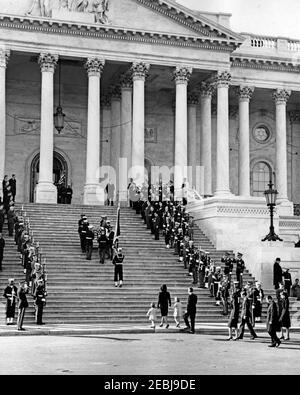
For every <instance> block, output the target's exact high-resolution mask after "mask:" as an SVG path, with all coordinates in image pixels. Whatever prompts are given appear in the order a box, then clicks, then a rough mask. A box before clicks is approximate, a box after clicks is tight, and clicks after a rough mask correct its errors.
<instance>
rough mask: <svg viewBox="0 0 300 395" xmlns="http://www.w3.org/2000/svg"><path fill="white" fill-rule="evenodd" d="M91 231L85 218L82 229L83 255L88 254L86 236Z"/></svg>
mask: <svg viewBox="0 0 300 395" xmlns="http://www.w3.org/2000/svg"><path fill="white" fill-rule="evenodd" d="M88 230H89V223H88V220H87V218H84V220H83V224H82V229H81V233H80V234H81V246H82V247H81V249H82V252H83V253H86V234H87V232H88Z"/></svg>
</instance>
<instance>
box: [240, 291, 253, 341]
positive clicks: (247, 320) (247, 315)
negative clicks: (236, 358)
mask: <svg viewBox="0 0 300 395" xmlns="http://www.w3.org/2000/svg"><path fill="white" fill-rule="evenodd" d="M242 297H243V304H242V312H241V318H242V322H241V325H240V328H239V329H240V334H239V336H238V337H237V339H243V337H244V332H245V325H246V324H247V326H248V329H249V331H250V333H251V340H254V339H256V338H257V335H256V333H255V331H254V329H253V326H252V323H251V321H252V310H251V309H252V302H251V300H250V299H249V298H248V294H247V292H246V291H244V292H243V293H242Z"/></svg>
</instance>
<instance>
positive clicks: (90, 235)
mask: <svg viewBox="0 0 300 395" xmlns="http://www.w3.org/2000/svg"><path fill="white" fill-rule="evenodd" d="M94 238H95V235H94V232H93V227H92V226H89V227H88V230H87V232H86V236H85V245H86V259H87V260H88V261H90V260H91V259H92V253H93V240H94Z"/></svg>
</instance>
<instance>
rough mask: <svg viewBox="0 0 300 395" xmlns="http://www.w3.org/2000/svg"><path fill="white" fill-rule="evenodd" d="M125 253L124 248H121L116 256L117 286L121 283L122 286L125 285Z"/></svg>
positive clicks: (115, 277) (115, 280) (115, 275)
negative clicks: (123, 252)
mask: <svg viewBox="0 0 300 395" xmlns="http://www.w3.org/2000/svg"><path fill="white" fill-rule="evenodd" d="M124 258H125V256H124V254H122V250H121V249H120V248H119V249H118V253H117V254H116V255H115V256H114V259H113V264H114V266H115V273H114V282H115V287H117V286H118V285H119V287H120V288H121V287H122V285H123V261H124Z"/></svg>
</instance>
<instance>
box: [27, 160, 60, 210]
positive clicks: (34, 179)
mask: <svg viewBox="0 0 300 395" xmlns="http://www.w3.org/2000/svg"><path fill="white" fill-rule="evenodd" d="M39 172H40V154H37V155H36V156H35V157H34V158H33V160H32V163H31V168H30V197H29V198H30V203H33V202H34V189H35V187H36V185H37V183H38V181H39ZM53 183H54V184H55V185H56V186H57V185H58V184H60V185H64V186H65V187H66V186H67V185H68V165H67V162H66V160H65V158H64V157H63V156H62V155H61V154H59V153H58V152H54V153H53Z"/></svg>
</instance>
